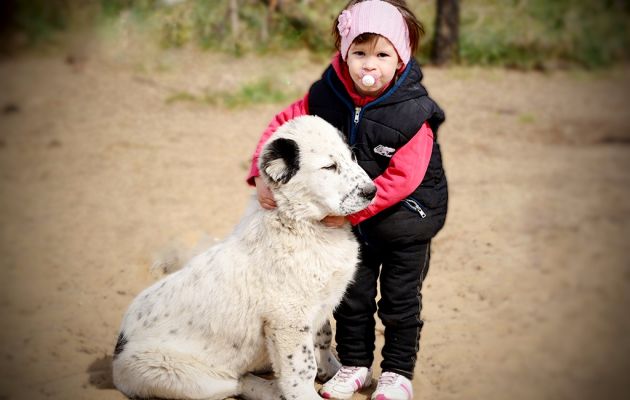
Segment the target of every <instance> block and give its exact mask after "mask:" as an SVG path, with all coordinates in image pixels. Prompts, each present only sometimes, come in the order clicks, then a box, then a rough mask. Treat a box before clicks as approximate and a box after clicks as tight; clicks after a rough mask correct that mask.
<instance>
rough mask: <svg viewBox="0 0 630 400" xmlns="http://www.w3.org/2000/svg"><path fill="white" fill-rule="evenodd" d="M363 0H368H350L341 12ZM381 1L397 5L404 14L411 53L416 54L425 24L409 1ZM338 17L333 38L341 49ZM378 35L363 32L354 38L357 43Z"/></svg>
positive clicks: (338, 48) (370, 39) (337, 47)
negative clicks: (413, 10)
mask: <svg viewBox="0 0 630 400" xmlns="http://www.w3.org/2000/svg"><path fill="white" fill-rule="evenodd" d="M362 1H366V0H350V1H349V2H348V4H346V6H345V7H344V8H343V10H341V12H343V11H344V10H347V9H349V8H350V7H352V6H353V5H355V4H358V3H361V2H362ZM380 1H384V2H386V3H389V4H391V5H393V6H394V7H396V8H397V9H398V11H400V14H401V15H402V16H403V18H404V20H405V22H406V23H407V30H408V31H409V47H410V49H411V54H412V55H413V54H415V52H416V51H417V50H418V46H419V44H420V39H422V36H424V26H423V25H422V23H421V22H420V21H419V20H418V18H416V16H415V15H414V14H413V12H412V11H411V10H410V9H409V6H407V2H406V1H405V0H380ZM341 12H340V13H339V15H341ZM338 17H339V16H337V18H336V19H335V22H334V23H333V30H332V34H333V38H334V39H335V48H336V49H337V50H340V49H341V34H340V33H339V29H338V28H337V19H338ZM377 36H378V35H376V34H374V33H363V34H361V35H359V36H357V37H356V39H354V41H355V42H357V43H365V42H370V41H372V40H374V39H375V38H376V37H377Z"/></svg>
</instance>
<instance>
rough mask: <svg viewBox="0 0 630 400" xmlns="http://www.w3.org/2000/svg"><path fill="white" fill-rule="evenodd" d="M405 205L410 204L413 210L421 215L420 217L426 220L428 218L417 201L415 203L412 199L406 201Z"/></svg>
mask: <svg viewBox="0 0 630 400" xmlns="http://www.w3.org/2000/svg"><path fill="white" fill-rule="evenodd" d="M405 203H407V204H409V206H410V207H411V208H413V209H414V211H415V212H417V213H418V214H420V217H422V218H426V217H427V214H426V213H425V212H424V210H422V208H421V207H420V205H419V204H418V203H416V202H415V201H413V200H411V199H405Z"/></svg>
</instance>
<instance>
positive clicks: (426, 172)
mask: <svg viewBox="0 0 630 400" xmlns="http://www.w3.org/2000/svg"><path fill="white" fill-rule="evenodd" d="M335 25H336V26H335V28H334V37H335V43H336V47H337V49H338V50H339V51H338V52H337V53H336V54H335V55H334V56H333V58H332V62H331V65H330V66H329V67H328V68H327V69H326V71H325V72H324V74H323V76H322V78H321V79H320V80H318V81H317V82H315V83H314V84H313V85H312V86H311V88H310V90H309V92H308V93H307V94H306V96H305V97H304V98H302V99H301V100H299V101H297V102H295V103H293V104H292V105H290V106H289V107H288V108H286V109H285V110H284V111H282V112H281V113H280V114H278V115H276V117H275V119H274V120H273V121H272V122H271V124H270V125H269V127H268V128H267V130H266V131H265V132H264V133H263V135H262V137H261V139H260V142H259V143H258V147H257V149H256V152H255V153H254V157H253V161H252V165H251V171H250V175H249V177H248V182H249V183H250V184H252V185H256V188H257V192H258V199H259V201H260V204H261V205H262V207H264V208H273V207H275V203H274V200H273V196H272V195H271V193H270V192H269V189H268V188H267V187H265V185H264V182H263V181H262V179H260V178H259V177H258V175H259V171H258V168H257V161H258V155H259V152H260V149H261V147H262V145H263V144H264V143H265V141H266V140H267V138H269V136H270V135H271V134H272V133H273V132H274V131H275V130H276V129H277V128H278V127H279V126H280V125H282V124H283V123H284V122H286V121H288V120H290V119H292V118H295V117H297V116H300V115H305V114H310V115H318V116H320V117H322V118H323V119H325V120H326V121H328V122H330V123H331V124H333V125H334V126H336V127H337V128H338V129H339V130H341V132H343V134H344V135H345V137H346V140H347V142H348V143H349V144H350V146H351V147H352V149H353V152H354V154H355V155H356V158H357V162H358V163H359V165H360V166H361V167H362V168H363V169H365V171H366V172H367V173H368V174H369V175H370V177H371V178H372V179H373V180H374V183H375V185H376V187H377V194H376V197H375V198H374V200H373V201H372V203H371V204H370V205H369V206H368V207H367V208H366V209H365V210H363V211H360V212H358V213H356V214H353V215H350V216H348V217H340V216H328V217H326V218H325V219H324V220H323V221H322V223H325V224H326V225H328V226H330V227H333V228H334V227H337V226H341V225H342V224H343V223H345V220H346V219H347V220H348V221H349V222H350V223H351V224H352V225H353V227H354V228H353V229H354V231H355V233H356V234H357V237H358V239H359V241H360V243H361V260H362V261H361V263H360V264H359V266H358V269H357V272H356V275H355V280H354V283H353V284H351V285H350V286H349V287H348V289H347V291H346V294H345V296H344V299H343V300H342V302H341V304H340V305H339V307H338V308H337V309H336V310H335V312H334V317H335V320H336V322H337V331H336V335H335V339H336V342H337V353H338V354H339V359H340V361H341V364H342V367H341V368H340V369H339V371H338V372H337V374H336V375H335V376H334V377H333V378H332V379H331V380H329V381H328V382H326V383H325V384H324V385H323V387H322V388H321V390H320V394H321V395H322V396H323V397H324V398H335V399H349V398H350V397H352V394H353V393H354V392H356V391H359V390H360V389H361V388H362V387H365V386H368V385H370V383H371V379H372V362H373V360H374V349H375V344H374V342H375V319H374V313H375V312H376V311H377V310H378V316H379V318H380V319H381V321H382V322H383V325H384V326H385V334H384V335H385V341H384V346H383V350H382V355H383V362H382V363H381V369H382V374H381V376H380V377H379V379H378V384H377V387H376V391H375V392H374V393H373V394H372V399H373V400H385V399H390V400H391V399H404V400H408V399H411V398H412V397H413V394H412V385H411V382H410V380H411V379H413V373H414V367H415V363H416V356H417V353H418V350H419V340H420V331H421V329H422V325H423V322H422V320H421V319H420V310H421V308H422V303H421V300H422V296H421V288H422V282H423V280H424V278H425V277H426V274H427V272H428V270H429V258H430V245H431V239H432V238H433V237H434V236H435V235H436V234H437V232H438V231H439V230H440V229H441V228H442V226H443V225H444V220H445V217H446V209H447V186H446V177H445V175H444V170H443V168H442V157H441V153H440V147H439V145H438V143H437V130H438V127H439V126H440V124H441V123H442V122H443V121H444V113H443V112H442V110H441V109H440V108H439V107H438V105H437V104H436V103H435V102H434V101H433V100H432V99H430V98H429V97H428V95H427V91H426V90H425V88H424V87H423V86H422V84H421V83H420V81H421V79H422V72H421V71H420V68H419V66H418V64H417V63H416V62H415V61H414V60H413V58H412V57H411V56H412V54H413V53H414V52H415V50H416V49H417V47H418V42H419V39H420V36H421V34H422V33H423V29H422V25H421V24H420V22H419V21H418V20H417V19H416V17H415V16H414V15H413V13H412V12H411V11H410V10H409V8H408V7H407V5H406V2H405V1H404V0H386V1H385V0H364V1H361V0H353V1H350V3H349V4H348V5H347V6H346V8H345V9H344V10H343V11H342V12H341V14H340V15H339V17H338V19H337V21H336V24H335ZM377 282H379V283H380V289H381V291H380V294H381V298H380V300H379V301H378V304H377V303H376V296H377Z"/></svg>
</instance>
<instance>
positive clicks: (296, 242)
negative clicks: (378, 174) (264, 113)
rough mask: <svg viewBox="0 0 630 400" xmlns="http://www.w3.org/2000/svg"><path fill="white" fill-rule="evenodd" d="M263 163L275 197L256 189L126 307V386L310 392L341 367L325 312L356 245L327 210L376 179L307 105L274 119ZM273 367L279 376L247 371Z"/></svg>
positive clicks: (120, 352) (364, 193)
mask: <svg viewBox="0 0 630 400" xmlns="http://www.w3.org/2000/svg"><path fill="white" fill-rule="evenodd" d="M260 170H261V175H262V177H263V179H265V180H266V182H267V183H268V184H269V185H270V188H271V190H272V192H273V193H274V197H275V199H276V203H277V208H276V209H275V210H272V211H269V210H263V209H262V208H261V207H260V205H259V204H258V202H257V201H256V200H255V199H252V202H251V205H250V207H249V210H248V211H247V212H246V214H245V216H244V217H243V219H242V220H241V222H240V223H239V225H238V226H237V227H236V229H235V230H234V231H233V232H232V234H230V235H229V236H228V237H227V238H226V239H225V240H223V241H222V242H221V243H219V244H217V245H215V246H214V247H211V248H209V249H208V250H207V251H205V252H204V253H202V254H200V255H199V256H197V257H195V258H193V259H192V260H191V261H190V262H189V263H188V265H187V266H186V267H184V268H183V269H181V270H180V271H177V272H175V273H173V274H172V275H169V276H167V277H166V278H164V279H163V280H162V281H160V282H157V283H156V284H154V285H153V286H151V287H149V288H147V289H145V290H144V291H143V292H142V293H141V294H140V295H139V296H138V297H137V298H136V299H134V301H133V302H132V304H131V306H130V307H129V309H128V310H127V313H126V314H125V316H124V319H123V322H122V327H121V331H120V332H121V335H120V337H119V340H118V345H117V346H116V350H115V353H116V354H115V355H116V357H115V359H114V361H113V376H114V383H115V385H116V387H117V388H118V389H120V390H121V391H122V392H124V393H125V394H127V395H128V396H130V397H140V398H149V397H157V398H178V399H207V400H212V399H223V398H225V397H230V396H236V395H240V396H241V397H243V398H245V399H258V400H271V399H276V400H277V399H300V400H315V399H320V397H319V396H318V395H317V393H316V391H315V389H314V385H313V381H314V379H315V377H316V376H319V377H320V378H323V379H327V378H329V377H330V376H332V375H333V374H334V373H335V372H336V370H337V369H338V368H339V363H338V362H337V361H336V360H335V358H334V357H333V356H332V354H331V352H330V340H331V335H332V334H331V330H330V324H328V322H327V316H328V315H329V314H330V312H331V311H332V309H333V307H335V306H336V305H337V304H338V302H339V301H340V299H341V296H342V294H343V292H344V290H345V288H346V286H347V284H348V283H349V282H350V280H351V278H352V276H353V274H354V270H355V266H356V264H357V261H358V245H357V243H356V241H355V239H354V236H353V235H352V233H351V231H350V227H349V226H348V225H346V226H344V227H343V228H328V227H326V226H324V225H323V224H322V223H321V222H320V220H321V219H322V218H323V217H324V216H326V215H331V214H334V215H345V214H349V213H352V212H356V211H359V210H361V209H362V208H364V207H365V206H367V204H368V203H369V201H370V200H371V199H372V197H373V196H374V191H375V190H374V185H373V183H372V182H371V181H370V179H369V177H368V176H367V175H366V173H365V172H364V171H363V170H362V169H361V168H360V167H359V166H358V165H357V164H356V163H355V162H353V160H352V155H351V152H350V150H349V149H348V147H347V146H346V145H345V144H344V143H343V140H342V138H341V135H340V134H339V132H338V131H337V130H336V129H335V128H333V127H332V126H331V125H329V124H328V123H326V122H324V121H323V120H322V119H319V118H317V117H310V116H306V117H300V118H297V119H294V120H292V121H290V122H289V123H287V124H285V125H283V126H282V127H281V128H280V129H278V131H277V132H276V133H275V134H274V135H273V136H272V137H271V138H270V139H269V141H268V143H267V144H266V145H265V146H264V148H263V150H262V155H261V161H260ZM270 367H271V368H273V372H274V374H275V376H276V377H277V379H276V380H273V381H269V380H265V379H262V378H259V377H257V376H255V375H253V374H252V373H254V372H257V371H265V370H269V369H270Z"/></svg>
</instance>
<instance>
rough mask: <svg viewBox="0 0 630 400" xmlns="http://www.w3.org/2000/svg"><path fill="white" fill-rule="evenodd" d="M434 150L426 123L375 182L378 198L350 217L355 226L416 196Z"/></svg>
mask: <svg viewBox="0 0 630 400" xmlns="http://www.w3.org/2000/svg"><path fill="white" fill-rule="evenodd" d="M432 149H433V131H431V128H430V127H429V125H428V124H427V123H426V122H425V123H424V124H423V125H422V127H421V128H420V130H419V131H418V133H417V134H416V135H415V136H414V137H413V138H411V140H410V141H409V142H407V144H405V145H404V146H403V147H401V148H400V149H398V151H396V153H395V154H394V155H393V157H392V159H391V160H390V161H389V166H388V167H387V169H385V171H384V172H383V173H382V174H381V175H379V176H378V177H376V179H374V184H375V185H376V197H375V198H374V199H373V200H372V202H371V203H370V205H369V206H368V207H367V208H366V209H364V210H361V211H359V212H358V213H355V214H352V215H349V216H348V220H349V221H350V222H351V223H352V225H356V224H358V223H359V222H362V221H365V220H366V219H368V218H370V217H372V216H374V215H376V214H378V213H379V212H381V211H383V210H385V209H386V208H389V207H391V206H393V205H394V204H396V203H398V202H400V201H402V200H403V199H405V198H406V197H407V196H409V195H410V194H411V193H413V191H414V190H415V189H416V188H417V187H418V185H420V183H421V182H422V179H424V175H425V174H426V172H427V168H428V167H429V160H430V159H431V150H432Z"/></svg>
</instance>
